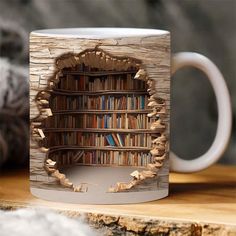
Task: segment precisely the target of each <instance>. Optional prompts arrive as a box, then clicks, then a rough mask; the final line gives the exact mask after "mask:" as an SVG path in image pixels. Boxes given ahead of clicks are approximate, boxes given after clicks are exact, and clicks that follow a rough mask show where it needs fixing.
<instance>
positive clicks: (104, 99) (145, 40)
mask: <svg viewBox="0 0 236 236" xmlns="http://www.w3.org/2000/svg"><path fill="white" fill-rule="evenodd" d="M172 65H173V68H172V70H171V69H170V33H169V32H167V31H162V30H153V29H130V28H77V29H54V30H53V29H52V30H39V31H34V32H32V33H31V35H30V121H31V139H30V181H31V192H32V193H33V194H34V195H36V196H38V197H41V198H44V199H47V200H53V201H64V202H71V203H90V204H120V203H137V202H144V201H151V200H156V199H160V198H163V197H166V196H167V195H168V179H169V126H170V125H169V121H170V117H169V115H170V112H169V111H170V73H171V71H172V73H174V72H175V71H176V70H177V69H179V68H182V67H184V66H194V67H196V68H198V69H200V70H202V71H203V72H204V73H205V74H206V75H207V77H208V79H209V80H210V82H211V84H212V87H213V90H214V92H215V95H216V100H217V107H218V112H219V118H218V126H217V131H216V137H215V139H214V141H213V143H212V145H211V147H210V148H209V150H208V151H207V152H206V153H205V154H203V155H202V156H200V157H198V158H196V159H194V160H191V161H187V160H183V159H181V158H179V157H177V156H176V155H173V154H172V153H171V159H170V165H171V166H170V167H171V169H172V170H174V171H178V172H193V171H199V170H201V169H204V168H207V167H208V166H210V165H211V164H213V163H214V162H216V161H217V160H218V159H219V158H220V156H221V155H222V154H223V152H224V150H225V148H226V146H227V144H228V141H229V138H230V133H231V124H232V118H231V106H230V97H229V92H228V89H227V86H226V84H225V81H224V79H223V76H222V75H221V73H220V71H219V70H218V68H217V67H216V66H215V65H214V64H213V63H212V62H211V61H210V60H209V59H208V58H206V57H204V56H202V55H200V54H197V53H189V52H188V53H179V54H177V55H175V56H174V57H173V63H172Z"/></svg>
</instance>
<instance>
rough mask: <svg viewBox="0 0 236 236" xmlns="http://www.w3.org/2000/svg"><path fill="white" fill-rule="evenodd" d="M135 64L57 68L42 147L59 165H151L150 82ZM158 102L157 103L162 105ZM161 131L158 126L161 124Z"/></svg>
mask: <svg viewBox="0 0 236 236" xmlns="http://www.w3.org/2000/svg"><path fill="white" fill-rule="evenodd" d="M137 71H138V68H134V67H133V66H130V67H129V68H127V70H121V71H118V70H115V69H113V70H102V69H101V68H100V69H99V68H94V67H90V66H85V64H84V63H81V64H77V65H76V66H74V67H71V68H64V69H62V70H61V73H60V76H59V81H58V83H57V84H56V85H55V86H54V87H53V89H52V90H51V91H50V93H51V96H50V99H49V107H50V109H51V112H52V116H49V117H47V119H45V120H44V121H43V122H42V130H43V132H44V134H45V139H44V140H43V144H42V146H44V147H46V148H49V152H48V158H50V159H52V160H54V161H56V163H57V165H58V166H59V167H60V166H70V165H91V166H117V167H118V166H137V167H140V168H141V167H146V166H147V165H148V164H150V163H153V161H154V160H153V156H152V155H151V153H150V150H151V149H152V134H156V133H157V129H156V130H155V131H153V130H151V129H150V125H151V123H153V122H154V120H153V119H154V118H153V117H148V116H147V114H148V113H150V112H152V109H150V107H148V99H149V97H150V95H149V93H148V84H147V83H146V82H145V81H142V80H137V79H134V76H135V74H136V73H137ZM160 106H161V105H160ZM160 131H161V128H160Z"/></svg>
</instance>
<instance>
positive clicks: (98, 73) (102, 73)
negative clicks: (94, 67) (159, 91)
mask: <svg viewBox="0 0 236 236" xmlns="http://www.w3.org/2000/svg"><path fill="white" fill-rule="evenodd" d="M62 73H63V74H64V75H86V76H92V77H93V76H105V75H125V74H135V73H137V70H132V71H131V70H130V71H109V70H106V71H80V70H74V71H73V70H68V71H66V70H63V71H62Z"/></svg>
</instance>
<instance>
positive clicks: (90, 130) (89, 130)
mask: <svg viewBox="0 0 236 236" xmlns="http://www.w3.org/2000/svg"><path fill="white" fill-rule="evenodd" d="M163 129H164V128H163ZM163 129H159V130H160V131H162V130H163ZM159 130H155V131H152V130H150V129H107V128H43V132H45V133H47V132H82V133H83V132H86V133H147V134H149V133H150V134H156V133H158V131H159Z"/></svg>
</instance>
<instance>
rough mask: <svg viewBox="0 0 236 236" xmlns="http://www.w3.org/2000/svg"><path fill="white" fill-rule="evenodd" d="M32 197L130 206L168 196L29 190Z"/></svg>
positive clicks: (165, 193) (162, 193)
mask: <svg viewBox="0 0 236 236" xmlns="http://www.w3.org/2000/svg"><path fill="white" fill-rule="evenodd" d="M30 191H31V193H32V195H34V196H36V197H38V198H41V199H44V200H48V201H54V202H64V203H74V204H130V203H142V202H149V201H154V200H158V199H162V198H164V197H167V196H168V193H169V192H168V189H161V190H156V191H143V192H121V193H104V194H99V195H96V196H94V195H93V194H89V193H79V192H67V191H57V190H48V189H40V188H33V187H31V188H30Z"/></svg>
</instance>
